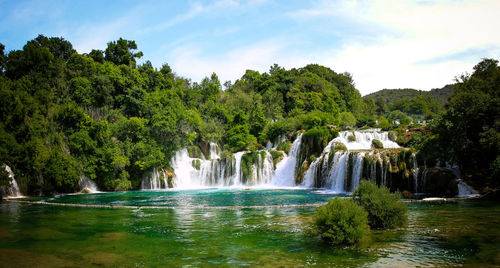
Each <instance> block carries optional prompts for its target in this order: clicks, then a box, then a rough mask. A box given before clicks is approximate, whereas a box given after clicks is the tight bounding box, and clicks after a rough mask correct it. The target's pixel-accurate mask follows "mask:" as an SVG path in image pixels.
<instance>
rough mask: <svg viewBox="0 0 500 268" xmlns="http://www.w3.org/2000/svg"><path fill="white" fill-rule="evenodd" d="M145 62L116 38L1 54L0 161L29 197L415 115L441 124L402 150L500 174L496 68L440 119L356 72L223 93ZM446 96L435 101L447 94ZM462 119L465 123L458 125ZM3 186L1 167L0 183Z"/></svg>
mask: <svg viewBox="0 0 500 268" xmlns="http://www.w3.org/2000/svg"><path fill="white" fill-rule="evenodd" d="M142 56H143V54H142V52H140V51H139V50H138V48H137V45H136V43H135V42H134V41H129V40H124V39H121V38H120V39H119V40H117V41H113V42H109V43H108V45H107V48H106V49H105V51H100V50H92V51H91V52H90V53H88V54H79V53H77V52H76V51H75V50H74V49H73V47H72V44H71V43H70V42H68V41H67V40H64V39H63V38H47V37H45V36H41V35H40V36H38V37H37V38H36V39H34V40H31V41H29V42H27V43H26V45H25V46H24V47H23V49H22V50H12V51H9V52H8V53H7V52H6V51H5V48H4V46H3V45H2V46H1V47H0V70H1V72H0V164H5V165H8V166H10V167H11V168H12V169H13V171H14V173H15V174H16V180H17V181H18V182H19V184H20V187H21V188H22V191H23V192H24V193H27V194H41V193H43V194H50V193H54V192H74V191H75V190H77V183H78V181H79V180H80V178H81V177H87V178H89V179H90V180H93V181H95V182H96V183H97V185H98V186H99V188H100V189H102V190H127V189H138V188H139V187H140V182H141V180H142V179H143V178H144V176H147V175H149V174H150V173H151V172H152V170H153V169H154V168H163V169H171V163H170V161H171V158H172V156H174V154H175V152H176V151H178V150H179V149H181V148H185V147H189V146H191V145H196V146H198V147H199V148H201V149H202V151H204V153H206V150H207V148H208V144H209V142H215V143H217V144H218V145H219V146H220V147H221V149H222V150H223V152H222V155H223V156H224V155H225V156H227V155H231V154H232V153H235V152H238V151H242V150H251V151H254V150H258V149H261V148H263V147H264V146H265V144H266V143H267V141H274V140H275V139H276V138H278V137H279V136H280V135H284V136H288V135H291V134H292V133H293V132H294V131H296V130H309V129H313V128H318V130H317V131H312V132H311V133H313V132H314V133H317V134H318V135H323V134H322V133H326V134H325V135H327V136H328V137H330V136H331V135H332V133H331V132H329V131H326V130H327V129H328V130H331V129H339V128H343V129H349V128H355V127H359V128H362V127H379V128H383V129H385V130H388V129H396V130H397V133H399V134H400V135H406V132H405V131H406V129H408V127H407V126H406V125H408V124H410V123H411V122H412V121H414V119H432V118H434V119H437V120H436V121H435V123H433V125H432V126H431V127H429V128H426V129H425V130H424V131H420V132H418V133H417V134H418V135H416V136H414V137H413V136H412V137H406V138H405V143H404V145H407V146H412V147H415V148H417V149H422V150H424V151H425V150H427V152H428V153H427V157H428V158H429V161H431V160H430V159H431V158H432V157H434V158H433V159H434V160H435V159H436V158H439V159H442V160H453V161H456V162H458V163H460V164H463V165H464V167H465V166H468V165H467V163H466V162H464V161H466V160H465V159H467V156H468V155H470V156H473V157H475V160H474V161H475V162H474V163H476V162H477V163H478V165H479V163H481V170H482V172H486V170H492V172H493V173H492V174H496V173H495V172H498V170H500V166H499V163H500V162H499V158H498V157H497V156H498V148H499V145H498V142H499V140H500V138H499V136H498V133H499V132H500V130H499V127H500V125H499V124H498V122H499V119H498V114H499V113H498V103H499V102H498V92H500V90H498V88H497V87H498V84H500V83H499V82H498V79H499V78H498V77H500V76H499V75H498V70H499V67H498V64H497V63H498V62H497V61H494V60H489V61H485V62H482V63H480V64H483V65H487V66H486V67H484V66H479V65H478V66H479V67H477V72H478V73H477V74H476V73H474V74H473V75H472V76H470V77H464V78H463V79H464V81H463V82H461V83H459V85H458V88H459V89H460V90H459V91H457V92H456V93H454V94H453V97H452V100H451V102H450V103H449V105H450V107H451V108H450V110H448V111H447V113H444V114H443V115H441V114H442V113H443V109H444V108H443V107H442V105H441V104H440V103H439V102H437V101H435V100H434V99H433V98H432V97H431V96H430V95H426V94H420V95H418V96H415V97H412V98H401V99H399V100H394V99H393V96H392V94H389V95H388V96H391V101H386V100H385V99H384V96H386V93H384V94H382V93H379V95H376V98H375V99H374V98H372V97H365V98H361V95H360V93H359V92H358V91H357V90H356V88H355V87H354V83H353V81H352V78H351V75H350V74H348V73H343V74H340V73H336V72H335V71H334V70H331V69H329V68H327V67H323V66H320V65H315V64H311V65H307V66H305V67H302V68H293V69H290V70H286V69H284V68H282V67H280V66H278V65H276V64H275V65H273V66H271V67H270V69H269V71H268V72H266V73H259V72H257V71H253V70H247V71H246V72H245V73H244V74H243V76H242V77H241V78H240V79H238V80H236V81H235V82H234V84H233V83H231V82H225V83H223V85H222V84H221V81H219V79H218V77H217V75H216V74H215V73H214V74H211V75H210V76H209V77H206V78H205V79H203V80H202V81H201V82H199V83H197V82H191V81H190V80H189V79H186V78H183V77H179V76H178V75H176V74H175V72H174V71H173V70H172V69H171V68H170V67H169V66H168V64H164V65H163V66H162V67H161V68H160V69H155V68H153V66H152V64H151V63H150V62H149V61H146V62H145V63H144V64H141V65H137V63H136V60H137V59H138V58H140V57H142ZM483 69H486V71H483ZM480 71H481V72H483V73H484V74H483V73H480V74H479V72H480ZM450 88H451V87H450V86H447V87H445V89H442V90H436V91H434V93H432V94H438V95H441V96H445V95H446V93H443V92H448V90H450ZM469 88H472V89H473V90H472V91H469ZM383 92H393V91H383ZM395 92H399V91H395ZM401 92H403V93H404V92H411V91H408V90H406V91H405V90H403V91H401ZM403 93H402V94H403ZM380 94H382V95H380ZM468 94H469V95H471V94H472V95H471V98H467V97H463V96H468ZM485 94H486V95H485ZM488 94H489V95H488ZM476 95H477V96H476ZM404 96H406V95H404ZM488 96H489V97H488ZM394 98H395V97H394ZM393 100H394V101H393ZM476 100H480V101H483V102H484V103H476V102H475V101H476ZM462 101H469V102H473V103H474V104H477V105H476V106H474V105H472V104H470V105H468V104H465V102H462ZM469 106H470V107H476V108H477V111H475V110H474V111H475V112H477V113H474V114H472V113H471V112H469V110H468V109H469ZM460 109H462V110H460ZM483 110H484V111H483ZM471 111H472V110H471ZM485 113H486V115H485ZM441 118H442V119H441ZM463 119H467V120H469V119H470V122H469V121H467V122H468V124H467V125H462V124H461V122H462V120H463ZM393 120H399V121H400V122H401V123H402V125H401V126H396V125H393V124H391V123H390V121H393ZM455 131H456V132H455ZM410 133H413V132H410ZM422 133H424V134H422ZM449 136H453V138H451V139H450V138H449ZM325 137H326V136H325ZM325 137H311V140H312V141H314V142H316V141H315V139H319V140H325V139H324V138H325ZM415 137H416V138H415ZM330 138H331V137H330ZM325 141H327V140H325ZM322 142H324V141H322ZM429 148H434V149H433V150H430V149H429ZM436 150H438V151H440V152H448V153H449V154H438V153H436ZM485 156H487V157H488V159H487V160H485V161H481V159H484V157H485ZM495 159H496V160H495ZM7 181H8V178H7V174H5V172H3V169H2V173H1V174H0V183H3V184H5V183H6V182H7Z"/></svg>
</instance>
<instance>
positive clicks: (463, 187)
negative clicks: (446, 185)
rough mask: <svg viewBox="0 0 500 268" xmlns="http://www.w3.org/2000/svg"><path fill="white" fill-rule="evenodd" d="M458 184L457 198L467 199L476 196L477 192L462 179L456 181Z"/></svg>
mask: <svg viewBox="0 0 500 268" xmlns="http://www.w3.org/2000/svg"><path fill="white" fill-rule="evenodd" d="M457 183H458V196H461V197H469V196H478V195H479V194H478V192H477V191H476V190H474V189H473V188H472V187H470V186H469V185H468V184H467V183H465V182H464V181H463V180H462V179H457Z"/></svg>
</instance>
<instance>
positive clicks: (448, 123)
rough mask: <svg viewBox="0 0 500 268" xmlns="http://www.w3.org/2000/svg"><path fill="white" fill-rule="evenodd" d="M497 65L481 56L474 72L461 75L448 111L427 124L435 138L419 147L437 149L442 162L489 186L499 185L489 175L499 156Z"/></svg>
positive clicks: (499, 70) (499, 94) (499, 88)
mask: <svg viewBox="0 0 500 268" xmlns="http://www.w3.org/2000/svg"><path fill="white" fill-rule="evenodd" d="M499 85H500V67H499V66H498V61H496V60H493V59H483V60H482V61H481V62H479V63H478V64H477V65H476V66H475V67H474V73H473V74H471V75H464V76H462V77H461V78H460V81H459V83H457V84H456V86H455V90H454V92H453V94H452V96H451V97H450V100H449V102H448V103H447V107H448V110H447V111H446V112H445V113H444V114H443V115H442V116H441V117H440V118H438V120H437V122H435V123H434V124H433V125H432V126H431V127H432V131H433V132H434V133H436V134H437V135H436V137H435V139H432V140H428V141H427V143H426V145H425V146H423V147H426V148H428V151H436V152H439V153H440V155H439V158H440V159H441V160H442V161H452V162H455V163H457V164H458V165H459V166H460V169H461V171H462V174H463V175H471V176H473V177H475V178H476V180H482V182H481V184H482V185H483V186H484V185H488V186H489V187H490V188H498V187H500V181H499V180H498V179H496V178H495V177H494V176H492V174H493V173H492V171H493V172H495V170H496V167H495V166H496V164H495V163H496V162H495V161H496V159H497V158H498V157H499V155H500V123H499V122H500V108H499V105H498V104H499V103H500V93H499V92H500V86H499Z"/></svg>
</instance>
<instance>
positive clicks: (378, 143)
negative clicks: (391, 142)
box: [372, 139, 384, 149]
mask: <svg viewBox="0 0 500 268" xmlns="http://www.w3.org/2000/svg"><path fill="white" fill-rule="evenodd" d="M372 148H374V149H383V148H384V144H382V142H381V141H379V140H377V139H373V140H372Z"/></svg>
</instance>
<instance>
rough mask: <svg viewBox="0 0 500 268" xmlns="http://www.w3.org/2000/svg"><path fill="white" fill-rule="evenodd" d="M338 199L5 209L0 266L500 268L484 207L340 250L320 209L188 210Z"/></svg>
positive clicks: (179, 195) (101, 200) (207, 193)
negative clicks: (325, 238)
mask: <svg viewBox="0 0 500 268" xmlns="http://www.w3.org/2000/svg"><path fill="white" fill-rule="evenodd" d="M330 197H331V195H325V194H319V193H317V192H314V191H309V190H307V191H306V190H304V191H302V190H281V191H277V190H260V191H253V190H252V191H241V190H203V191H179V192H125V193H108V194H98V195H69V196H61V197H58V198H55V199H51V200H49V201H50V202H66V203H81V204H111V203H113V204H114V202H121V203H119V204H120V205H122V204H126V205H134V206H135V205H140V206H149V205H153V204H154V205H160V206H161V205H165V206H178V207H179V208H176V209H148V208H142V209H118V208H113V209H111V208H79V207H61V206H50V205H32V204H22V203H12V202H4V203H2V204H0V267H3V266H5V267H28V266H29V267H75V266H85V267H87V266H96V267H97V266H101V267H102V266H105V267H109V266H111V267H115V266H120V267H151V266H153V267H154V266H157V267H158V266H171V267H172V266H188V267H189V266H192V267H199V266H217V267H219V266H229V267H232V266H268V267H280V266H284V267H296V266H313V265H317V266H349V267H352V266H377V267H378V266H457V265H462V264H474V265H478V264H480V265H484V266H495V265H496V266H498V265H500V230H499V229H500V227H499V226H500V205H499V204H497V203H491V202H486V201H472V200H469V201H455V202H446V203H411V204H410V205H409V208H410V209H409V224H408V226H406V227H404V228H400V229H397V230H390V231H372V235H371V236H370V238H369V239H366V240H365V241H363V242H362V243H361V244H359V245H355V246H342V247H331V246H329V245H327V244H325V243H323V242H322V241H321V240H319V239H317V238H315V237H309V236H307V235H305V234H304V231H305V229H306V228H307V226H308V224H309V223H310V220H311V216H312V214H313V213H314V210H315V208H314V207H269V208H243V209H234V208H233V209H225V208H222V209H221V208H219V209H200V208H185V207H189V206H191V205H192V204H194V205H199V204H203V205H206V206H211V207H212V206H213V207H216V206H229V205H237V206H240V205H287V204H299V203H300V204H309V203H315V202H322V201H324V200H325V199H326V198H330ZM181 199H187V200H189V201H183V200H181ZM307 200H310V201H311V202H308V201H307ZM155 202H156V203H155Z"/></svg>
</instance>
